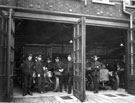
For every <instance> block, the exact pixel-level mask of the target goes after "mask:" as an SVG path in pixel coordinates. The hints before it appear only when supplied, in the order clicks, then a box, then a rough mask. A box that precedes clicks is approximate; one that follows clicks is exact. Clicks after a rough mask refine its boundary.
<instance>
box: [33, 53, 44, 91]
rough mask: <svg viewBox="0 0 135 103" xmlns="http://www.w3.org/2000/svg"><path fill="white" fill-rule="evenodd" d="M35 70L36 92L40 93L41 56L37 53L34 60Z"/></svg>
mask: <svg viewBox="0 0 135 103" xmlns="http://www.w3.org/2000/svg"><path fill="white" fill-rule="evenodd" d="M34 68H35V71H36V75H37V85H38V92H39V93H42V92H43V85H42V80H43V73H44V72H43V63H42V57H41V55H39V56H38V57H37V61H36V62H35V67H34Z"/></svg>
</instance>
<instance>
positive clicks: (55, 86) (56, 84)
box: [52, 76, 59, 92]
mask: <svg viewBox="0 0 135 103" xmlns="http://www.w3.org/2000/svg"><path fill="white" fill-rule="evenodd" d="M52 86H53V91H54V92H56V91H58V89H59V77H57V76H55V77H54V79H53V84H52Z"/></svg>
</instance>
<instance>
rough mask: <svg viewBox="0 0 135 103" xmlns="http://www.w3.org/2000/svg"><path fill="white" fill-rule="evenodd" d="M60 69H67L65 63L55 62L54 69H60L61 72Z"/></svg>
mask: <svg viewBox="0 0 135 103" xmlns="http://www.w3.org/2000/svg"><path fill="white" fill-rule="evenodd" d="M60 69H63V70H64V69H65V66H64V63H63V62H61V61H59V62H55V63H54V71H58V72H59V70H60Z"/></svg>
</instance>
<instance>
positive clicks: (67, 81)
mask: <svg viewBox="0 0 135 103" xmlns="http://www.w3.org/2000/svg"><path fill="white" fill-rule="evenodd" d="M67 60H68V62H67V66H66V68H65V70H64V77H65V78H64V86H65V89H68V91H67V92H68V94H70V93H71V91H72V85H73V61H72V57H71V55H68V57H67Z"/></svg>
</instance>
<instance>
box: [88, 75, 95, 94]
mask: <svg viewBox="0 0 135 103" xmlns="http://www.w3.org/2000/svg"><path fill="white" fill-rule="evenodd" d="M86 89H87V90H90V91H92V90H93V89H94V83H93V79H92V76H91V75H90V74H88V75H87V76H86Z"/></svg>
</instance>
